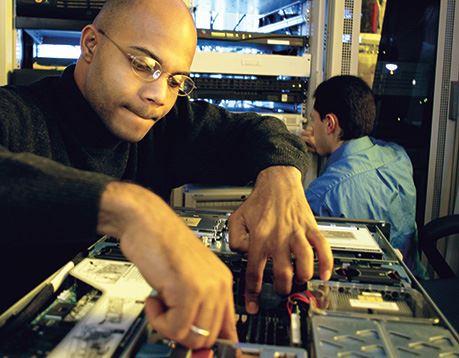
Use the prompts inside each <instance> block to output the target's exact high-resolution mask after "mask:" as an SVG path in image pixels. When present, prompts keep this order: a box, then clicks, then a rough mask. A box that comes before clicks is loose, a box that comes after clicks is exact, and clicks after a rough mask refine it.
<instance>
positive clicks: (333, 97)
mask: <svg viewBox="0 0 459 358" xmlns="http://www.w3.org/2000/svg"><path fill="white" fill-rule="evenodd" d="M314 98H315V102H314V109H315V110H316V111H317V112H318V113H319V115H320V118H321V120H322V119H323V118H325V116H326V115H327V114H328V113H333V114H335V115H336V116H337V117H338V121H339V125H340V127H341V129H342V132H341V137H340V139H342V140H348V139H354V138H360V137H363V136H365V135H368V134H370V133H371V131H372V130H373V126H374V122H375V118H376V106H375V100H374V97H373V92H372V91H371V89H370V87H368V85H367V84H366V83H365V82H364V81H363V80H362V79H361V78H359V77H356V76H349V75H342V76H335V77H332V78H330V79H328V80H326V81H324V82H322V83H321V84H320V85H319V86H318V87H317V89H316V91H315V92H314Z"/></svg>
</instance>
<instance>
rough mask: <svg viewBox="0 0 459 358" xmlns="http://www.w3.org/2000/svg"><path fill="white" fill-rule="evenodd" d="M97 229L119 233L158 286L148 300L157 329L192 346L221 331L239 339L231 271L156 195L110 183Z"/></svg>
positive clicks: (150, 317)
mask: <svg viewBox="0 0 459 358" xmlns="http://www.w3.org/2000/svg"><path fill="white" fill-rule="evenodd" d="M97 229H98V231H99V233H101V234H108V235H111V236H113V237H116V238H119V239H120V245H121V250H122V251H123V253H124V254H125V255H126V257H127V258H129V259H130V260H131V261H132V262H133V263H134V264H136V265H137V267H138V268H139V270H140V272H141V273H142V275H143V276H144V278H145V280H146V281H147V282H148V283H149V284H150V285H151V286H152V287H154V288H155V289H156V290H157V291H158V293H159V294H158V297H154V298H153V297H149V298H148V299H147V301H146V305H145V312H146V315H147V318H148V320H149V322H150V324H151V326H152V327H153V328H154V329H155V330H157V331H158V332H159V333H161V334H162V335H164V336H166V337H168V338H171V339H173V340H175V341H177V342H179V343H181V344H183V345H185V346H187V347H190V348H201V347H210V346H211V345H212V344H213V343H214V342H215V339H216V338H217V337H221V338H226V339H229V340H232V341H237V332H236V324H235V317H234V302H233V294H232V286H233V280H232V276H231V272H230V271H229V269H228V268H227V267H226V266H225V265H224V264H223V263H222V262H221V261H220V260H219V259H218V257H217V256H216V255H215V254H213V253H212V252H211V251H210V250H208V249H207V248H206V247H205V246H204V245H203V244H202V243H201V242H200V240H199V239H198V238H196V237H195V236H194V235H193V233H192V232H191V231H190V230H189V229H188V227H187V226H186V225H185V223H184V222H183V221H182V220H181V219H180V218H179V217H177V215H175V213H174V212H173V211H172V210H171V209H170V208H169V206H168V205H167V204H166V203H165V202H164V201H162V200H161V199H160V198H159V197H158V196H157V195H155V194H153V193H152V192H150V191H148V190H146V189H144V188H142V187H139V186H137V185H133V184H126V183H118V182H113V183H110V184H109V185H108V186H107V188H106V190H105V191H104V193H103V194H102V199H101V205H100V212H99V222H98V226H97ZM193 326H194V328H193V329H194V331H193V330H192V327H193ZM199 329H201V330H199ZM206 331H208V332H209V335H208V336H206V334H205V333H206ZM196 332H198V333H196ZM199 332H201V333H199ZM202 333H204V335H203V334H202Z"/></svg>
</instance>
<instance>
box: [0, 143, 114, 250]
mask: <svg viewBox="0 0 459 358" xmlns="http://www.w3.org/2000/svg"><path fill="white" fill-rule="evenodd" d="M0 172H1V175H0V217H1V218H2V220H1V221H2V237H3V238H4V239H5V240H2V241H5V243H8V244H10V245H21V244H23V243H24V242H22V241H23V240H30V239H31V238H32V237H35V238H37V237H39V238H40V240H42V241H47V240H49V241H50V242H52V240H56V237H59V241H60V243H65V241H68V242H81V243H83V244H90V243H92V242H93V241H94V238H95V236H96V225H97V215H98V211H99V201H100V196H101V194H102V191H103V190H104V188H105V185H106V184H107V183H108V182H109V181H110V180H113V179H112V178H110V177H107V176H105V175H102V174H97V173H91V172H86V171H81V170H77V169H73V168H70V167H67V166H65V165H62V164H59V163H57V162H54V161H52V160H50V159H47V158H43V157H40V156H37V155H34V154H30V153H12V152H10V151H8V150H7V149H5V148H4V147H1V146H0ZM62 241H64V242H62ZM2 244H3V242H2Z"/></svg>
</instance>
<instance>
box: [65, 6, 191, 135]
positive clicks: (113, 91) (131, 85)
mask: <svg viewBox="0 0 459 358" xmlns="http://www.w3.org/2000/svg"><path fill="white" fill-rule="evenodd" d="M196 42H197V36H196V28H195V25H194V21H193V18H192V16H191V14H190V12H189V10H188V8H187V6H186V5H185V3H184V2H183V0H107V2H106V3H105V5H104V6H103V8H102V9H101V11H100V12H99V14H98V15H97V17H96V18H95V19H94V22H93V24H91V25H87V26H86V27H85V28H84V29H83V30H82V34H81V40H80V47H81V56H80V58H79V60H78V62H77V64H76V67H75V72H74V77H75V81H76V83H77V86H78V88H79V89H80V90H81V93H82V94H83V96H84V97H85V98H86V99H87V101H88V102H89V103H90V105H91V106H92V107H93V109H94V110H95V111H96V112H97V114H98V115H99V117H100V118H101V119H102V121H103V122H104V124H105V125H106V126H107V128H108V129H109V130H110V131H111V132H112V133H113V134H114V135H115V136H117V137H119V138H121V139H124V140H127V141H130V142H137V141H139V140H141V139H142V138H143V136H144V135H145V134H146V133H147V132H148V131H149V129H150V128H151V127H152V126H153V124H154V123H156V121H158V120H159V119H161V118H163V117H164V116H165V115H166V114H167V113H168V112H169V111H170V110H171V108H172V107H173V105H174V103H175V101H176V99H177V93H178V91H177V90H176V88H173V87H171V86H170V82H169V81H168V78H169V76H170V74H187V73H189V71H190V68H191V63H192V61H193V57H194V53H195V50H196ZM136 56H143V57H145V56H146V57H149V58H151V59H154V60H155V61H157V62H158V63H160V65H161V68H162V72H163V74H162V75H161V77H160V78H159V79H158V80H155V81H154V82H151V81H145V80H143V79H141V78H139V77H138V76H137V75H136V74H135V71H133V69H132V68H131V61H132V58H133V57H134V58H135V57H136Z"/></svg>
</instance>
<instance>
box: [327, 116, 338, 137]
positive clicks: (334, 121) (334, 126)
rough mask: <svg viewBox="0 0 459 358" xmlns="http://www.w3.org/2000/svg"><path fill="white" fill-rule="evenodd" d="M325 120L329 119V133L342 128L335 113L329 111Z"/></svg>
mask: <svg viewBox="0 0 459 358" xmlns="http://www.w3.org/2000/svg"><path fill="white" fill-rule="evenodd" d="M325 120H326V121H327V134H333V133H335V132H337V131H338V130H339V129H340V126H339V120H338V117H337V116H336V115H335V114H334V113H327V114H326V115H325Z"/></svg>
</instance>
